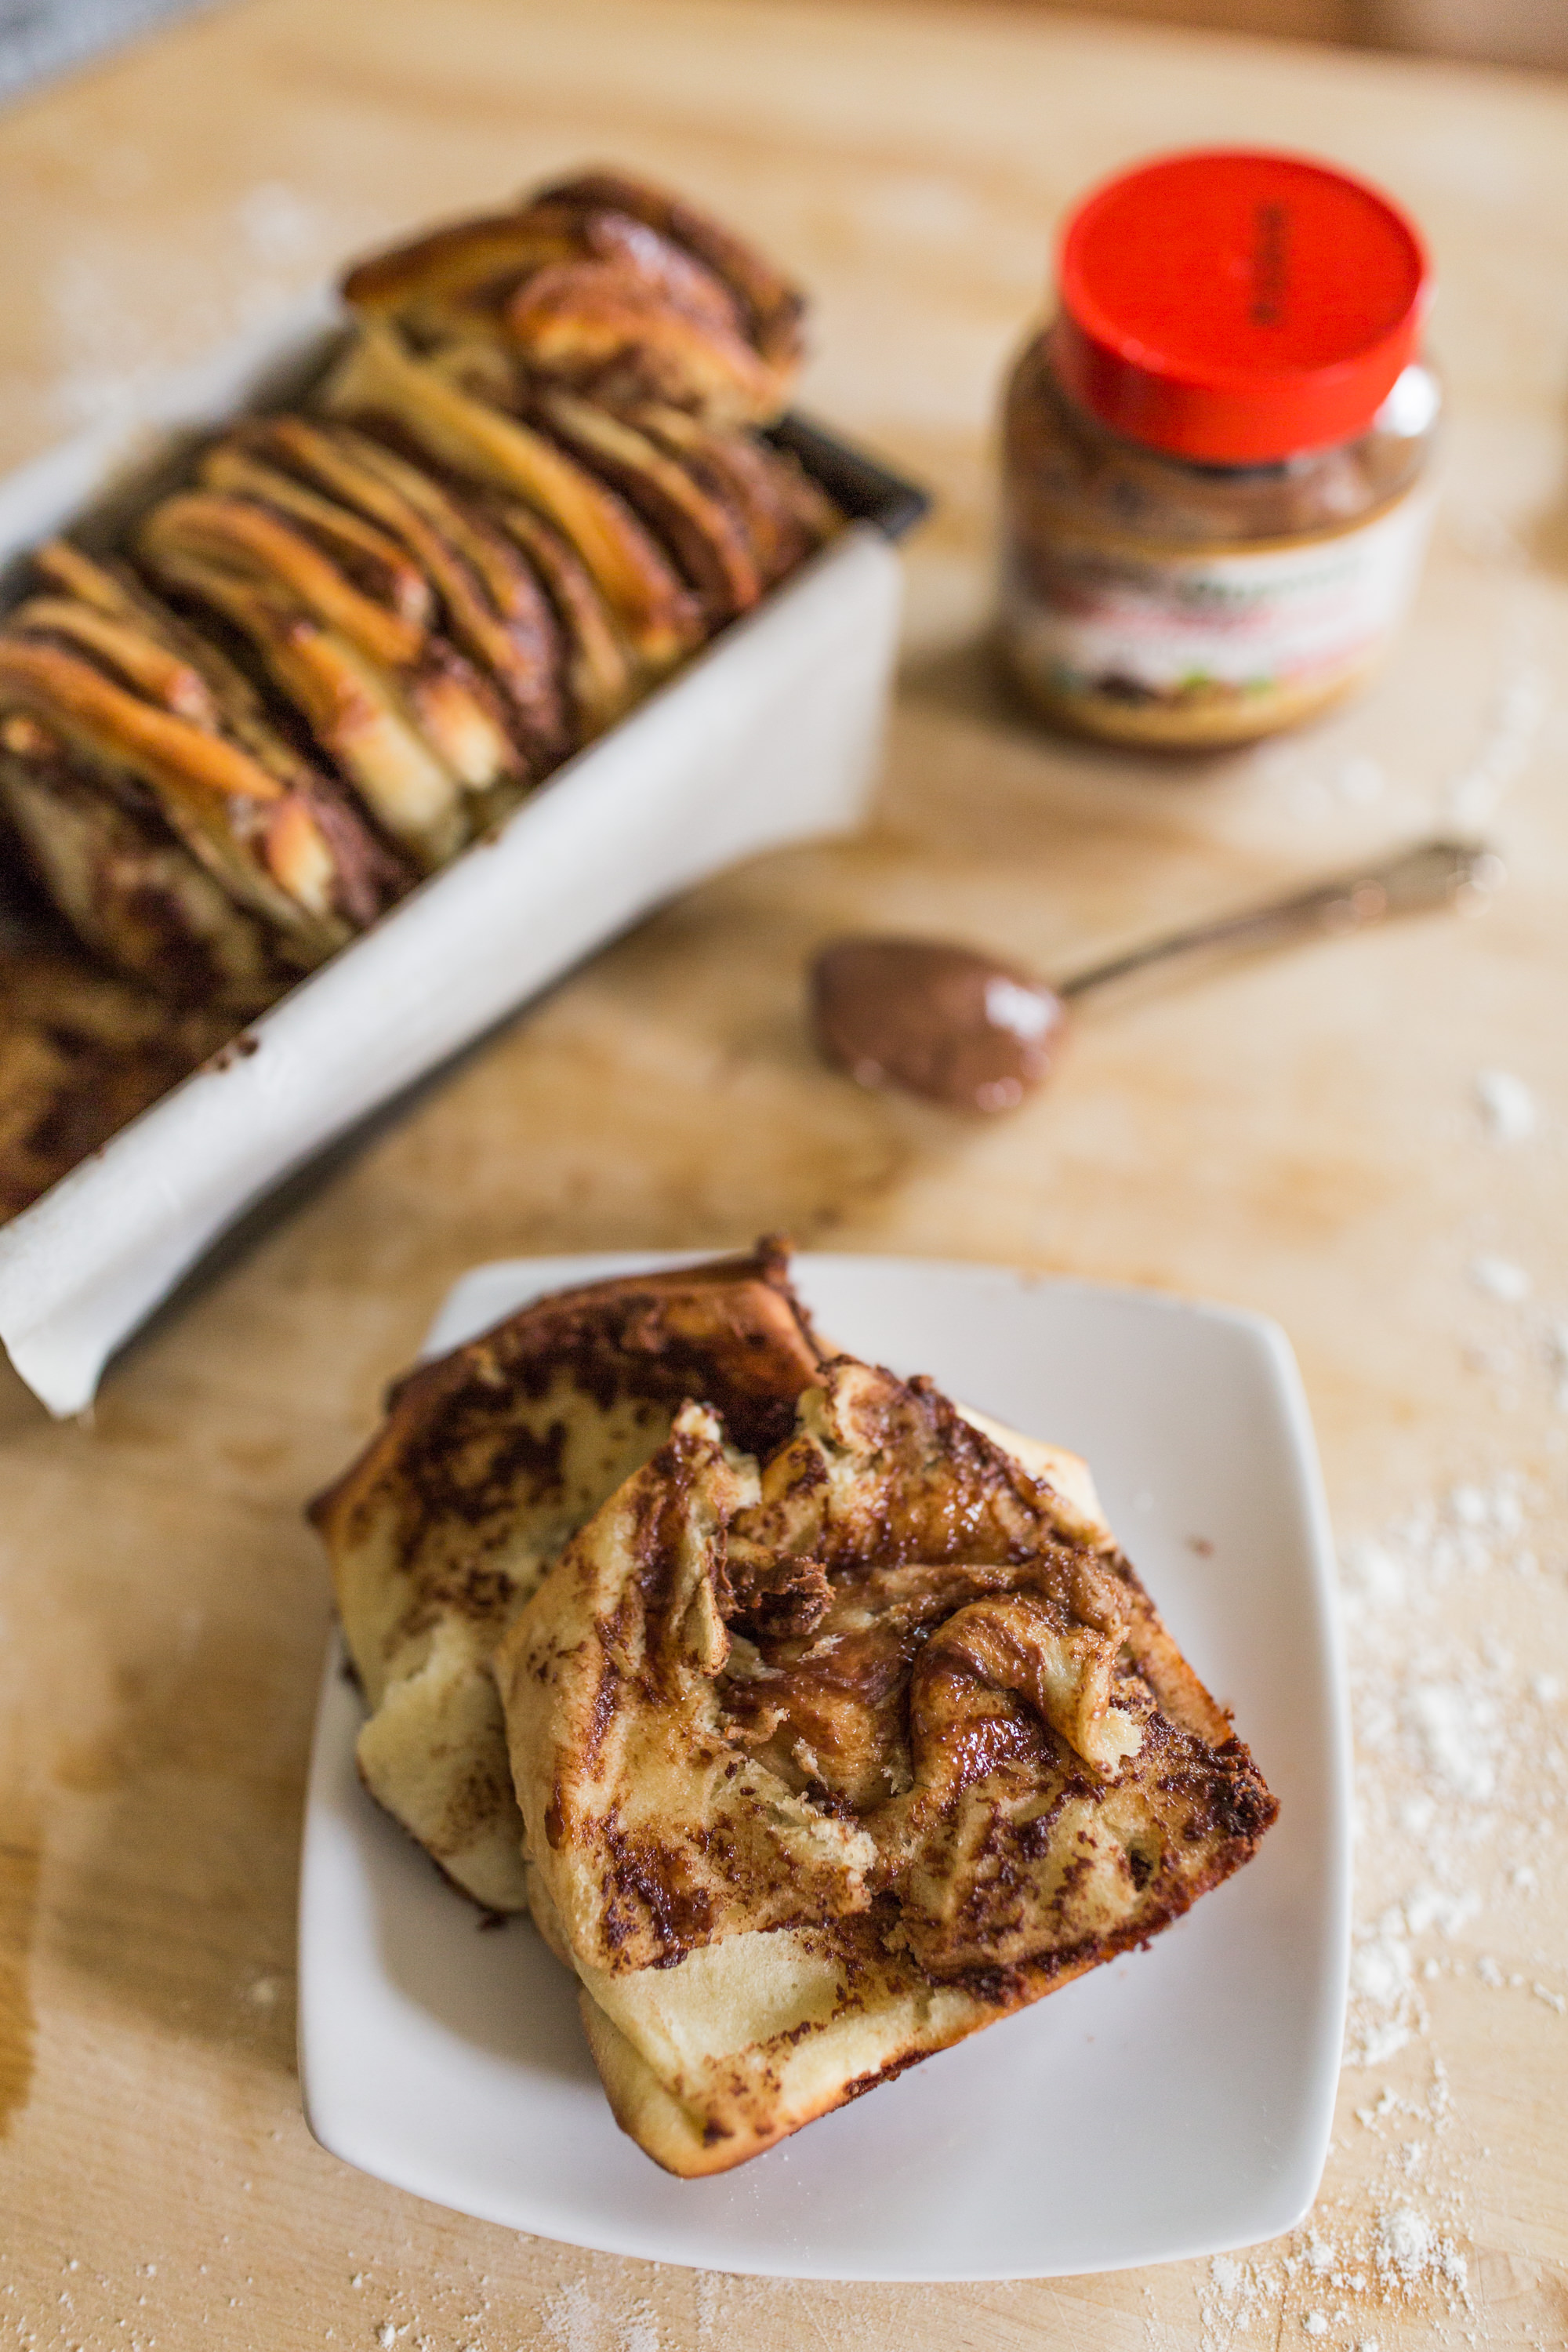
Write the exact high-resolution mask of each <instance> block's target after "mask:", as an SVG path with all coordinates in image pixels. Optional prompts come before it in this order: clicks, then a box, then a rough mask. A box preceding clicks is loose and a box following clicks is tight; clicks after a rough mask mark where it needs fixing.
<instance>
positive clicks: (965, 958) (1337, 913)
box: [811, 840, 1504, 1111]
mask: <svg viewBox="0 0 1568 2352" xmlns="http://www.w3.org/2000/svg"><path fill="white" fill-rule="evenodd" d="M1503 878H1504V877H1503V868H1502V866H1501V864H1500V861H1499V859H1498V858H1497V857H1496V856H1493V854H1492V853H1491V851H1489V850H1488V849H1485V848H1483V847H1482V846H1481V845H1479V844H1478V843H1471V842H1458V841H1441V840H1439V841H1421V842H1416V843H1415V845H1413V846H1412V847H1410V848H1408V849H1405V850H1402V851H1400V852H1398V853H1397V854H1396V855H1395V856H1394V857H1392V858H1390V859H1389V860H1388V861H1387V862H1386V863H1385V864H1384V865H1381V866H1373V867H1371V868H1368V867H1365V866H1362V867H1358V868H1356V869H1355V870H1354V871H1352V873H1349V874H1341V875H1336V876H1334V877H1331V879H1329V880H1328V881H1326V882H1318V883H1315V884H1313V885H1312V886H1311V887H1310V888H1308V889H1305V890H1297V891H1293V892H1292V893H1291V894H1290V895H1289V897H1288V898H1273V899H1270V900H1268V902H1267V903H1266V904H1265V905H1263V906H1261V907H1250V908H1245V909H1244V910H1243V911H1242V912H1241V913H1239V914H1234V915H1221V916H1219V917H1217V918H1215V919H1211V920H1210V921H1208V922H1204V923H1197V924H1194V925H1193V926H1191V927H1190V928H1189V929H1185V930H1181V931H1171V932H1167V933H1166V934H1165V935H1164V936H1163V937H1162V938H1159V939H1154V940H1145V941H1144V943H1143V945H1142V947H1135V948H1132V949H1130V950H1126V951H1125V952H1123V953H1122V954H1120V955H1117V956H1113V957H1111V958H1110V961H1108V962H1103V963H1097V964H1094V965H1091V966H1090V967H1089V969H1088V970H1087V971H1079V972H1076V973H1075V974H1073V975H1072V977H1071V978H1069V979H1066V980H1062V981H1060V982H1058V985H1057V986H1056V987H1055V988H1050V987H1047V984H1046V982H1044V981H1043V980H1039V979H1037V977H1036V976H1035V974H1034V973H1033V972H1028V971H1021V970H1020V969H1019V967H1018V966H1017V965H1016V964H1006V963H1001V962H999V961H997V960H996V958H995V957H994V956H986V955H980V954H977V953H976V952H975V951H974V950H973V949H972V948H959V947H952V946H950V945H948V944H947V943H946V942H944V941H942V940H887V939H874V938H873V939H867V938H861V939H846V940H832V941H831V942H830V943H829V944H828V945H827V946H826V947H825V948H824V949H823V950H821V952H820V954H819V955H818V956H817V958H816V962H815V963H814V965H813V966H812V972H811V1011H812V1026H813V1029H814V1030H815V1032H816V1044H817V1047H818V1050H819V1051H820V1053H821V1054H822V1055H823V1057H824V1059H825V1060H826V1061H829V1062H832V1063H835V1064H837V1066H838V1068H840V1069H842V1070H847V1071H848V1073H849V1075H850V1076H851V1077H852V1078H858V1080H859V1082H860V1084H861V1085H862V1086H863V1087H903V1088H904V1089H905V1091H906V1092H907V1093H910V1094H914V1095H923V1096H925V1097H926V1099H927V1100H928V1101H930V1102H937V1103H942V1104H943V1105H945V1106H946V1107H947V1108H949V1109H952V1110H971V1111H999V1110H1012V1109H1013V1108H1015V1107H1016V1105H1017V1104H1018V1103H1020V1102H1022V1101H1023V1099H1024V1097H1025V1095H1026V1093H1027V1092H1028V1091H1029V1089H1030V1088H1031V1087H1036V1086H1037V1085H1038V1084H1039V1082H1040V1080H1041V1079H1042V1078H1043V1077H1045V1076H1046V1075H1047V1071H1048V1070H1049V1068H1050V1064H1051V1059H1052V1056H1053V1055H1054V1053H1055V1051H1056V1049H1057V1047H1058V1045H1059V1044H1060V1042H1061V1039H1062V1035H1063V1033H1064V1031H1065V1028H1066V1025H1067V1018H1068V1000H1069V999H1070V1000H1072V1001H1075V1002H1076V1000H1077V999H1078V998H1079V997H1080V996H1089V995H1091V994H1093V992H1095V991H1096V990H1097V989H1102V988H1110V987H1112V986H1114V985H1115V984H1116V983H1117V982H1121V981H1125V980H1127V979H1130V978H1131V976H1132V975H1133V974H1134V973H1139V972H1142V971H1146V970H1147V969H1148V968H1149V967H1150V966H1152V965H1154V964H1160V963H1164V962H1166V961H1169V960H1171V959H1173V958H1176V957H1180V956H1190V955H1194V954H1195V953H1197V952H1199V951H1200V950H1209V951H1211V952H1212V951H1215V950H1229V951H1232V952H1234V951H1236V950H1242V949H1249V948H1262V947H1274V946H1279V945H1281V944H1283V943H1284V942H1285V941H1287V940H1294V939H1300V938H1303V937H1306V938H1310V937H1312V936H1313V935H1314V934H1316V935H1318V936H1320V937H1324V936H1327V937H1333V936H1335V935H1336V934H1340V933H1342V932H1345V931H1351V930H1357V929H1361V928H1362V927H1363V925H1365V924H1368V923H1376V922H1381V921H1382V920H1383V919H1384V917H1385V916H1388V915H1408V914H1418V913H1421V912H1423V911H1425V910H1426V909H1428V908H1438V907H1456V906H1460V907H1462V906H1467V905H1468V906H1479V905H1484V904H1485V902H1486V899H1487V897H1488V895H1489V892H1490V891H1492V890H1493V889H1495V888H1496V887H1497V886H1498V884H1499V883H1500V881H1501V880H1502V879H1503Z"/></svg>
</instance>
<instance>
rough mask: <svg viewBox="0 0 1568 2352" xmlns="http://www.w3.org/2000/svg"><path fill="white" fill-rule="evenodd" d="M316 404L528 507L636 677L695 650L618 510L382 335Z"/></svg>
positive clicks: (674, 592)
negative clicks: (587, 586) (571, 552)
mask: <svg viewBox="0 0 1568 2352" xmlns="http://www.w3.org/2000/svg"><path fill="white" fill-rule="evenodd" d="M323 398H324V399H325V401H326V404H327V406H328V408H329V409H330V410H331V412H332V413H333V414H334V415H339V416H343V417H348V418H351V419H353V421H355V422H358V423H367V422H368V423H370V424H372V425H374V424H376V423H379V422H380V421H381V420H385V421H387V422H388V423H390V424H391V425H394V426H395V427H396V428H397V429H398V430H399V431H400V432H402V433H404V434H405V435H407V436H409V438H410V439H411V440H412V441H413V442H414V443H415V444H416V446H417V447H418V448H420V449H421V450H423V451H424V452H425V453H426V456H427V457H430V458H432V459H433V460H434V461H435V463H436V464H437V466H439V467H449V468H450V469H451V471H452V472H453V473H454V474H456V475H458V477H460V478H464V479H467V480H468V481H471V482H477V483H479V484H482V485H484V486H485V487H487V488H490V489H499V490H500V491H503V492H505V493H507V494H509V495H510V496H511V497H513V498H519V499H523V500H525V501H526V502H527V504H529V505H530V506H532V507H537V508H538V509H540V510H541V512H542V514H544V516H545V517H546V518H547V519H548V520H550V521H551V522H552V523H554V524H555V525H556V527H557V529H559V530H561V531H562V532H563V533H564V535H565V537H566V538H567V539H568V540H569V541H571V543H572V545H573V546H574V548H575V549H576V551H577V552H578V554H579V555H580V556H581V558H582V560H583V562H584V564H585V565H586V566H587V569H588V572H589V573H590V575H591V577H592V579H593V581H594V583H595V586H596V587H597V588H598V590H599V592H600V593H601V594H602V595H603V597H604V599H605V604H607V605H608V606H609V609H610V611H611V613H612V614H614V616H615V620H616V626H617V628H618V629H619V630H620V631H621V634H622V635H623V636H624V637H625V638H626V643H627V645H628V646H630V648H631V650H632V652H633V654H634V655H635V656H636V657H637V662H638V664H639V666H640V667H642V668H643V669H644V670H645V671H646V672H647V673H650V674H652V675H655V676H657V675H658V673H659V672H661V671H663V670H666V669H668V668H669V667H670V666H671V665H672V664H673V663H674V662H676V661H679V658H680V656H682V654H685V653H689V651H690V650H691V647H692V646H694V645H695V644H696V643H697V641H698V637H699V635H700V629H699V621H698V614H697V610H696V607H695V605H694V604H693V602H692V600H691V598H690V595H689V593H688V592H687V591H686V590H685V589H684V588H683V587H682V585H681V583H680V581H679V578H678V577H677V575H676V573H675V572H674V570H673V568H672V566H671V565H670V564H669V563H668V562H667V560H666V559H665V557H664V556H663V555H662V554H661V553H660V551H659V550H658V547H657V546H656V545H655V543H654V541H652V540H651V539H650V538H649V536H648V534H647V531H646V530H644V529H643V527H642V525H641V524H640V523H639V522H638V521H637V518H636V516H635V515H634V514H633V513H632V512H631V510H630V509H629V508H628V507H627V506H626V503H625V501H624V500H623V499H619V498H618V497H617V496H616V493H615V492H614V491H613V490H612V489H610V488H607V487H606V486H605V484H604V483H603V482H601V481H599V480H598V479H597V478H595V476H594V475H593V474H592V473H590V472H589V471H588V469H587V467H584V466H581V465H579V464H578V463H577V462H576V461H575V459H574V458H573V457H569V456H568V455H567V454H566V452H565V451H564V450H563V449H561V448H558V447H557V446H555V444H554V443H553V442H552V441H548V440H546V439H545V437H544V436H543V435H542V434H540V433H536V432H534V431H533V429H532V428H531V426H530V425H525V424H524V423H522V421H521V419H520V418H518V417H515V416H509V415H504V414H502V412H501V411H500V410H499V409H498V408H495V407H493V406H491V405H490V404H489V402H487V401H482V400H478V399H475V398H474V397H473V396H472V395H471V394H468V393H467V392H465V391H463V390H462V389H461V388H460V387H459V386H458V385H457V384H455V383H451V382H450V381H449V380H448V379H447V377H446V376H445V375H444V374H443V373H441V371H440V370H439V369H438V368H437V367H435V366H433V365H432V364H431V363H430V362H428V361H426V360H423V359H417V358H416V357H415V356H414V355H413V354H412V353H411V352H407V351H406V350H405V349H404V347H403V346H402V344H401V343H400V342H399V341H398V339H397V337H396V335H395V332H394V331H392V330H391V329H390V328H386V327H378V326H375V325H374V324H373V325H370V326H367V327H366V329H365V331H364V332H363V334H362V335H360V336H359V337H358V338H357V339H356V341H354V343H353V346H352V347H351V349H350V351H349V352H347V354H346V355H345V357H344V359H343V361H342V363H341V365H340V366H339V367H338V368H337V369H336V370H335V371H334V373H332V375H331V377H330V378H329V380H328V382H327V383H326V385H325V387H324V389H323Z"/></svg>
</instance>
